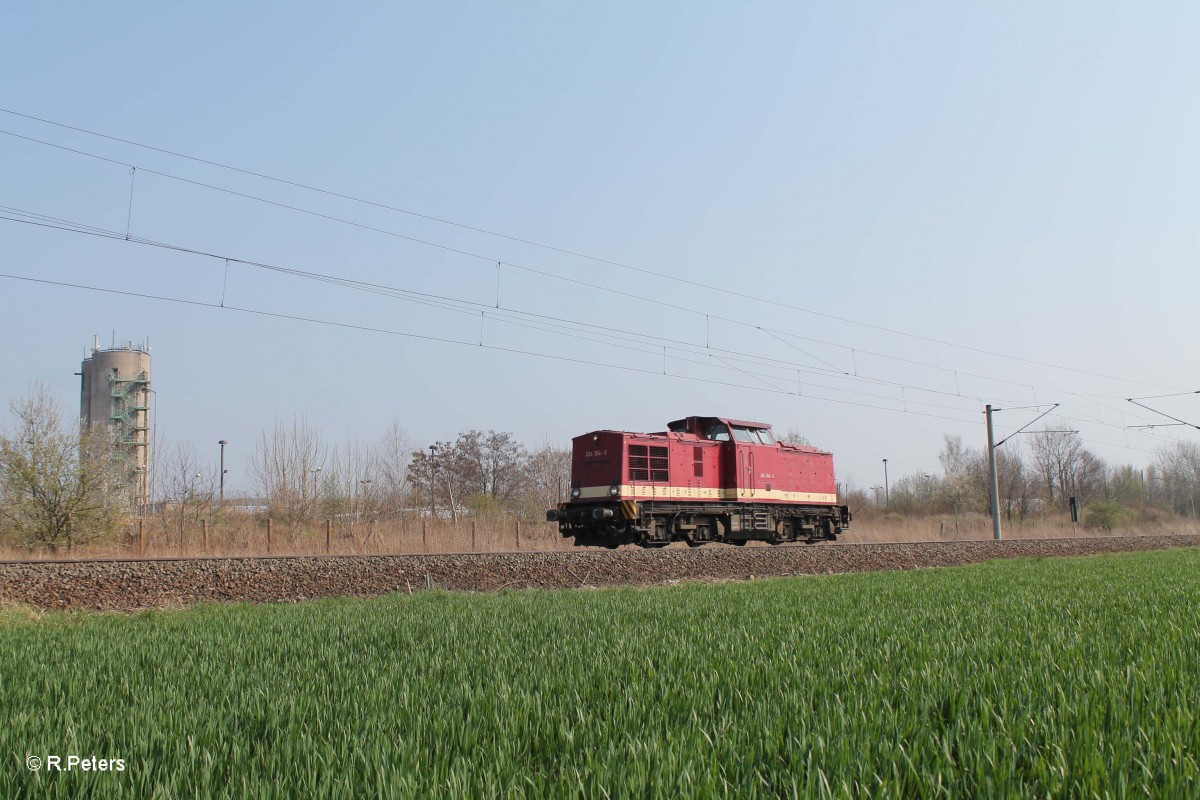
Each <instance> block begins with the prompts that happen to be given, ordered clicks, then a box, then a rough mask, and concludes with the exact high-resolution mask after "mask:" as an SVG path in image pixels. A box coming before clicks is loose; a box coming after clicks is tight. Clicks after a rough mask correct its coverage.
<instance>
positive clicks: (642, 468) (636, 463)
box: [629, 444, 657, 481]
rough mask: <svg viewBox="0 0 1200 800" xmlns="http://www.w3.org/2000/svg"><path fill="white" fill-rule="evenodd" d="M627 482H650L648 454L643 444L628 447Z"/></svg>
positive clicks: (647, 449)
mask: <svg viewBox="0 0 1200 800" xmlns="http://www.w3.org/2000/svg"><path fill="white" fill-rule="evenodd" d="M655 449H657V448H655ZM629 480H631V481H648V480H650V453H649V448H647V447H646V445H644V444H631V445H629Z"/></svg>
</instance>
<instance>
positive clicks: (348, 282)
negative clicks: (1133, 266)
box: [0, 151, 1116, 402]
mask: <svg viewBox="0 0 1200 800" xmlns="http://www.w3.org/2000/svg"><path fill="white" fill-rule="evenodd" d="M72 152H74V151H72ZM104 160H109V159H104ZM0 208H11V207H7V206H0ZM17 212H18V213H22V214H26V215H32V216H34V217H36V218H40V219H43V220H54V221H57V222H60V223H62V224H63V225H64V227H65V229H78V230H77V231H76V232H92V233H96V234H97V235H101V234H104V235H109V236H111V237H112V238H122V237H120V235H119V234H117V233H116V232H112V231H105V230H104V229H102V228H96V227H95V226H90V225H84V224H81V223H77V222H72V221H67V220H60V219H58V218H55V217H50V216H48V215H42V214H33V212H23V211H20V210H19V209H18V210H17ZM13 221H25V220H13ZM350 224H354V225H357V223H350ZM124 238H125V239H126V240H127V241H133V242H134V243H137V244H146V245H152V246H159V247H166V248H168V249H172V250H177V251H180V252H188V253H196V254H200V255H208V256H212V257H223V256H218V255H215V254H212V253H206V252H204V251H201V250H198V249H195V248H189V247H185V246H181V245H175V244H168V243H164V242H158V241H155V240H151V239H145V238H140V237H134V238H133V239H130V238H129V237H124ZM455 252H461V251H455ZM231 260H236V261H238V262H239V263H243V264H248V265H252V266H257V267H263V268H266V269H274V270H279V271H283V272H289V273H291V274H295V275H299V276H304V277H311V278H313V279H317V280H326V281H330V282H338V283H342V284H343V285H347V286H351V285H353V286H356V287H363V288H364V290H368V289H367V288H366V287H369V288H370V290H373V289H379V288H385V289H387V290H388V291H396V292H403V293H406V294H410V295H413V294H423V296H426V297H437V296H435V295H428V294H424V293H416V292H412V290H404V289H396V288H394V287H381V286H380V285H379V284H370V283H365V282H361V281H354V280H351V279H344V278H339V277H336V276H327V275H325V276H322V275H319V274H317V273H312V272H307V271H303V270H295V269H292V268H283V267H277V266H273V265H269V264H265V263H263V262H255V261H249V260H245V259H231ZM500 263H501V262H497V267H498V268H499V264H500ZM509 266H514V267H516V268H518V269H525V270H527V271H531V272H534V273H537V274H541V275H545V276H547V277H551V278H555V279H558V280H564V281H568V282H571V283H575V284H580V285H584V286H588V287H589V288H595V289H598V290H603V291H607V292H613V293H616V294H618V295H622V296H625V297H631V298H635V299H639V300H644V301H645V302H648V303H654V304H657V305H660V306H665V307H669V308H674V309H677V310H682V311H688V312H690V313H695V314H702V313H703V312H699V311H695V310H693V309H689V308H686V307H684V306H679V305H677V304H672V303H667V302H665V301H661V300H657V299H654V298H646V297H642V296H639V295H636V294H634V293H631V292H626V291H623V290H618V289H612V288H611V287H605V286H602V285H599V284H592V283H589V282H586V281H580V280H578V279H574V278H569V277H565V276H560V275H556V274H554V273H550V272H545V271H543V270H536V269H532V268H525V267H519V266H517V265H513V264H509ZM438 299H448V298H444V297H439V298H438ZM451 302H456V303H468V304H471V305H480V304H477V303H473V302H472V301H465V300H459V299H451ZM496 307H497V308H499V296H498V295H497V306H496ZM519 313H521V314H527V315H530V316H542V317H544V318H550V317H547V315H537V314H534V313H533V312H527V311H521V312H519ZM704 316H705V317H706V318H707V317H708V315H707V314H705V315H704ZM717 318H718V319H722V320H724V321H728V322H732V323H734V324H738V325H742V326H745V327H747V328H753V329H755V330H759V331H763V332H766V333H768V334H769V335H771V336H772V337H774V338H776V339H778V338H780V334H782V335H784V336H793V337H795V338H801V339H807V340H809V341H818V342H821V343H824V344H829V345H832V346H837V347H845V345H840V344H837V343H833V342H823V341H822V340H817V339H812V338H811V337H800V336H797V335H795V334H790V333H788V332H784V331H775V330H771V329H768V328H764V327H763V326H759V325H754V324H752V323H746V322H744V321H741V320H736V319H732V318H728V317H720V316H718V317H717ZM560 321H561V320H560ZM571 322H572V324H574V325H584V326H587V327H593V328H604V327H605V326H597V325H594V324H591V323H580V322H576V321H571ZM607 329H608V330H613V329H611V328H607ZM625 333H628V332H627V331H625ZM634 335H638V336H642V337H643V338H654V339H657V340H660V341H670V342H672V343H673V344H677V345H680V346H685V347H695V346H696V345H693V344H692V343H690V342H683V341H681V340H672V339H665V338H664V337H661V336H653V337H648V336H647V335H643V334H636V333H635V334H634ZM785 344H786V342H785ZM716 349H717V350H718V351H720V352H728V353H732V354H736V355H739V356H742V357H745V358H751V359H754V360H756V361H759V362H774V363H777V364H780V365H782V366H784V367H786V368H789V369H790V368H793V367H800V368H803V369H806V370H813V369H814V368H813V367H811V366H808V365H796V364H794V363H793V362H786V361H782V360H780V359H774V358H769V357H763V356H761V355H757V354H746V353H740V352H738V351H730V350H724V349H721V348H716ZM796 349H799V348H796ZM847 349H851V348H847ZM801 352H804V351H803V350H801ZM851 352H852V354H853V353H856V352H857V350H854V349H851ZM862 352H864V353H869V354H872V355H877V356H880V357H882V358H889V359H894V360H897V361H900V362H902V363H910V364H917V365H921V366H928V367H932V368H934V369H941V370H944V371H947V372H955V376H956V379H957V374H958V373H959V372H961V373H962V374H964V375H971V376H973V377H979V378H981V379H984V380H991V381H995V382H998V383H1005V384H1011V385H1015V386H1027V385H1028V384H1026V383H1024V382H1019V381H1012V380H1007V379H1003V378H995V377H992V376H986V375H981V374H976V373H971V372H966V371H962V370H958V371H954V370H950V369H949V368H946V367H941V366H938V365H931V364H923V363H922V362H918V361H914V360H912V359H905V358H900V357H895V356H890V355H887V354H882V353H874V352H872V351H868V350H864V351H862ZM806 355H810V354H807V353H806ZM810 357H811V355H810ZM829 371H830V372H832V373H837V374H839V375H842V376H847V377H851V376H850V375H849V373H847V372H845V371H844V370H839V369H837V368H836V367H831V368H830V370H829ZM852 377H853V378H855V379H857V380H862V381H866V382H870V383H876V384H879V385H885V386H893V387H896V388H908V389H912V390H914V391H921V392H927V393H932V394H940V395H943V396H948V397H952V396H960V397H963V398H964V399H971V400H978V401H979V402H985V401H986V400H987V399H989V398H985V397H983V396H975V395H963V394H961V388H959V390H958V391H956V392H950V391H948V390H939V389H931V388H929V387H922V386H916V385H911V384H902V383H899V382H897V381H891V380H887V379H882V378H876V377H871V376H866V375H860V374H859V373H858V370H857V366H856V368H855V374H854V375H853V376H852ZM1039 388H1042V389H1044V390H1046V391H1053V392H1061V393H1063V394H1074V395H1078V396H1085V397H1097V396H1099V397H1109V396H1108V395H1091V394H1080V393H1076V392H1070V391H1067V390H1061V389H1055V388H1053V387H1039ZM1112 397H1116V396H1112ZM1005 402H1007V401H1005Z"/></svg>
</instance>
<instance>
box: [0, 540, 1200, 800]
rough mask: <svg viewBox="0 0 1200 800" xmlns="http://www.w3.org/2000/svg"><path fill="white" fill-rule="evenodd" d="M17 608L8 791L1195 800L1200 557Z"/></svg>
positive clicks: (1179, 553) (1, 792) (7, 691)
mask: <svg viewBox="0 0 1200 800" xmlns="http://www.w3.org/2000/svg"><path fill="white" fill-rule="evenodd" d="M29 617H30V615H29V614H28V613H25V612H22V611H21V610H19V609H15V610H14V609H8V610H7V611H6V612H5V614H4V615H2V616H0V678H2V682H0V686H2V691H3V696H2V699H0V706H2V710H3V714H4V719H5V725H4V726H3V728H2V729H0V754H3V756H4V758H6V759H7V767H6V768H4V769H3V770H0V797H20V796H27V797H45V796H49V797H81V796H92V797H104V798H108V797H125V796H127V797H152V796H153V797H197V798H209V797H224V796H231V797H242V796H254V797H346V798H360V797H376V796H380V797H426V796H443V797H487V798H493V797H511V796H514V795H516V796H519V795H529V796H546V795H551V796H581V797H603V796H610V797H614V798H615V797H639V798H640V797H687V796H730V797H739V798H740V797H754V796H775V795H789V796H800V797H817V796H838V797H842V796H845V797H862V796H880V797H900V796H905V797H922V798H925V797H939V796H941V797H955V798H963V797H1015V796H1028V797H1045V796H1071V797H1079V796H1087V797H1090V796H1098V797H1103V796H1112V797H1123V796H1133V795H1137V796H1147V794H1148V795H1149V796H1157V797H1197V796H1200V768H1198V760H1200V551H1198V550H1176V551H1169V552H1157V553H1145V554H1136V555H1121V556H1107V557H1101V558H1089V559H1065V560H1043V561H1015V562H1014V561H1009V562H994V563H990V564H985V565H981V566H975V567H964V568H955V569H938V570H922V571H916V572H903V573H875V574H858V575H845V576H832V577H821V578H798V579H781V580H770V581H758V582H754V583H748V584H723V585H684V586H676V587H663V588H655V589H624V590H605V591H574V592H562V591H555V592H549V591H528V592H514V593H502V594H499V595H479V596H472V595H457V594H445V593H427V594H423V593H418V594H416V595H413V596H408V595H404V596H392V597H386V598H379V599H375V600H339V601H320V602H312V603H306V604H299V605H278V606H258V607H251V606H216V605H213V606H205V607H201V608H197V609H193V610H188V611H168V612H150V613H141V614H137V615H132V616H123V615H111V614H49V615H46V616H44V617H42V618H41V619H37V620H31V619H30V618H29ZM54 754H57V755H59V756H61V757H62V758H63V759H64V761H63V763H64V764H65V763H66V761H65V759H66V757H67V756H69V755H77V756H81V757H85V758H86V757H89V756H92V757H96V758H120V759H124V760H125V763H126V769H125V771H124V772H105V773H99V772H80V771H79V770H78V768H76V769H75V770H72V771H71V772H61V773H52V772H47V771H46V769H45V766H44V765H43V768H42V769H41V770H39V771H36V772H34V771H30V770H29V769H27V765H26V758H27V757H28V756H29V755H37V756H39V757H41V758H43V759H44V758H45V757H46V756H47V755H54Z"/></svg>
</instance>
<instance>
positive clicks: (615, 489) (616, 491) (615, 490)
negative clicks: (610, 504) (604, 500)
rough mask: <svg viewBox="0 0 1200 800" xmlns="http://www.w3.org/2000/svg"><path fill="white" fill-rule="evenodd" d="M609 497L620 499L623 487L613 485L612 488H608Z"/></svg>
mask: <svg viewBox="0 0 1200 800" xmlns="http://www.w3.org/2000/svg"><path fill="white" fill-rule="evenodd" d="M608 496H609V497H620V496H621V487H620V486H617V485H616V484H613V485H612V486H610V487H608Z"/></svg>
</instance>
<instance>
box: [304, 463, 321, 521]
mask: <svg viewBox="0 0 1200 800" xmlns="http://www.w3.org/2000/svg"><path fill="white" fill-rule="evenodd" d="M309 473H310V474H311V475H312V476H313V485H312V493H313V499H314V500H315V499H316V498H317V495H318V494H319V491H318V490H319V488H320V484H319V483H318V481H319V480H320V474H321V468H320V467H317V468H316V469H310V470H309ZM304 513H305V514H307V513H308V509H307V508H305V509H304Z"/></svg>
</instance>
